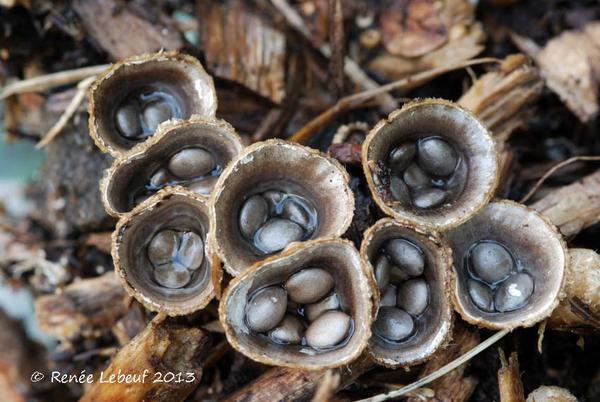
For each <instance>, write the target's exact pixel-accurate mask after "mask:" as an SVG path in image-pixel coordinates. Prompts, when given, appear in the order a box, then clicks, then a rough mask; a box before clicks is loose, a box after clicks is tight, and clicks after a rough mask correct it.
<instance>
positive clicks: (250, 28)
mask: <svg viewBox="0 0 600 402" xmlns="http://www.w3.org/2000/svg"><path fill="white" fill-rule="evenodd" d="M198 16H199V19H200V29H201V37H202V42H203V46H204V55H205V57H206V62H207V67H208V68H209V69H210V70H211V71H212V72H213V73H214V74H215V75H217V76H219V77H221V78H225V79H227V80H231V81H235V82H237V83H239V84H242V85H244V86H245V87H247V88H250V89H251V90H253V91H255V92H256V93H258V94H260V95H261V96H264V97H265V98H267V99H270V100H271V101H272V102H273V103H276V104H279V103H281V101H282V100H283V98H284V97H285V54H286V52H285V46H286V40H285V36H284V35H283V33H282V32H281V31H279V30H277V29H276V28H275V27H274V26H273V25H272V24H270V23H269V22H268V21H266V20H265V19H264V18H263V17H261V16H260V15H259V14H257V13H255V12H253V10H251V9H250V8H249V7H248V6H247V5H246V4H245V3H244V2H241V1H237V0H233V1H229V2H226V3H225V4H219V3H216V2H204V1H200V2H198Z"/></svg>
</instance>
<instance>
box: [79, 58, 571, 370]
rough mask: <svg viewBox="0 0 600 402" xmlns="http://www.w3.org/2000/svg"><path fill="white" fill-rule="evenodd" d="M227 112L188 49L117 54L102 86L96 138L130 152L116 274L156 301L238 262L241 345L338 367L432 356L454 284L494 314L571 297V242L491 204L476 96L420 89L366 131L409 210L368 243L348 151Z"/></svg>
mask: <svg viewBox="0 0 600 402" xmlns="http://www.w3.org/2000/svg"><path fill="white" fill-rule="evenodd" d="M215 112H216V96H215V89H214V86H213V83H212V79H211V78H210V76H208V75H207V74H206V72H205V71H204V69H203V68H202V66H201V65H200V63H198V61H197V60H195V59H193V58H191V57H189V56H183V55H180V54H177V53H165V52H160V53H157V54H153V55H147V56H139V57H134V58H132V59H128V60H125V61H123V62H120V63H117V64H115V65H114V66H112V67H111V68H109V70H107V72H106V73H104V74H102V75H101V76H100V77H99V78H98V79H97V80H96V82H95V83H94V84H93V85H92V87H91V93H90V122H89V124H90V134H91V136H92V137H93V138H94V140H95V142H96V144H97V145H98V146H99V147H100V148H101V149H102V150H104V151H106V152H109V153H110V154H111V155H113V156H114V157H115V161H114V163H113V165H112V166H111V168H110V169H108V170H107V172H106V174H105V177H104V178H103V180H102V182H101V186H100V188H101V194H102V200H103V203H104V205H105V207H106V210H107V211H108V213H109V214H111V215H113V216H115V217H118V218H120V219H119V222H118V223H117V227H116V229H115V232H114V234H113V243H112V255H113V260H114V264H115V270H116V272H117V273H118V276H119V278H121V280H122V283H123V285H124V287H125V289H126V290H127V291H128V292H129V293H130V294H131V295H132V296H134V297H135V298H136V299H137V300H139V301H140V302H141V303H142V304H143V305H144V306H146V307H147V308H148V309H150V310H152V311H160V312H164V313H166V314H168V315H172V316H176V315H185V314H190V313H193V312H195V311H198V310H200V309H202V308H203V307H205V306H206V304H207V303H208V302H209V301H210V300H211V299H212V298H213V297H214V288H213V281H212V280H213V276H212V275H211V273H213V272H212V271H213V263H214V262H216V261H217V260H218V259H220V260H221V262H223V267H224V269H225V270H227V271H228V272H229V273H230V274H231V275H232V276H233V277H234V278H233V279H232V280H231V282H230V283H229V285H228V286H227V288H226V289H225V291H224V293H223V295H222V297H221V301H220V304H219V318H220V321H221V323H222V325H223V328H224V330H225V334H226V336H227V339H228V341H229V342H230V343H231V345H232V346H233V347H235V348H236V349H237V350H239V351H240V352H241V353H244V354H245V355H247V356H249V357H250V358H252V359H255V360H257V361H261V362H263V363H266V364H274V365H281V366H289V367H296V368H306V369H322V368H327V367H338V366H341V365H343V364H347V363H350V362H351V361H352V360H354V359H356V358H358V357H359V356H360V355H361V354H362V353H363V351H364V350H365V349H366V348H367V346H368V353H369V354H370V355H371V357H373V358H374V360H375V361H376V362H378V363H380V364H383V365H386V366H391V367H398V366H411V365H414V364H417V363H420V362H423V361H424V360H426V359H427V358H428V357H429V356H431V355H432V354H433V353H434V352H435V351H436V350H438V349H439V348H440V347H442V346H443V344H444V343H445V342H446V341H447V340H448V337H449V336H450V333H451V324H452V307H451V303H450V299H449V294H451V295H452V297H453V298H454V302H455V306H456V309H457V311H458V312H459V313H460V314H461V315H462V316H463V318H465V319H466V320H467V321H469V322H472V323H474V324H477V325H482V326H486V327H490V328H513V327H516V326H522V325H531V324H532V323H534V322H537V321H539V319H541V318H544V317H546V316H547V315H548V314H549V313H550V312H551V311H552V309H553V308H554V307H555V306H556V304H557V296H558V293H559V291H560V289H561V284H562V277H563V272H564V268H565V264H566V262H565V261H566V259H565V253H564V244H563V243H562V240H561V239H560V236H559V235H558V234H557V231H556V230H555V229H553V228H552V227H551V225H549V224H548V223H547V222H546V221H545V220H544V219H542V218H541V217H540V216H539V215H536V214H535V213H533V212H532V211H530V210H528V209H527V208H525V207H522V206H518V205H516V204H514V203H510V202H506V201H504V202H497V203H491V204H490V203H489V201H490V199H491V197H492V194H493V192H494V190H495V187H496V184H497V180H498V177H497V176H498V166H497V155H496V149H495V144H494V141H493V139H492V138H491V136H490V134H489V133H488V132H487V130H486V129H485V128H484V127H483V126H482V125H481V123H480V122H479V121H478V120H477V119H476V118H475V117H473V116H472V115H471V114H470V113H468V112H466V111H465V110H463V109H461V108H460V107H458V106H456V105H454V104H452V103H450V102H447V101H442V100H431V99H429V100H423V101H417V102H413V103H410V104H408V105H405V106H404V107H403V108H402V109H401V110H398V111H395V112H393V113H392V114H391V115H390V116H389V117H388V118H387V119H386V120H384V121H382V122H381V123H379V124H378V125H376V126H375V127H374V128H373V129H372V130H371V132H370V133H369V135H368V136H367V137H366V138H365V140H364V142H363V145H362V156H361V157H362V165H363V169H364V172H365V177H366V179H367V183H368V185H369V189H370V191H371V194H372V196H373V198H374V200H375V202H376V203H377V205H378V206H379V207H380V209H381V210H382V211H383V212H384V213H385V214H387V215H389V216H390V217H391V218H384V219H382V220H380V221H378V222H377V223H375V225H373V226H372V227H371V228H369V229H368V230H367V231H366V232H365V235H364V239H363V241H362V244H361V250H360V253H359V252H358V250H356V248H355V247H354V245H353V244H352V243H350V242H348V241H345V240H342V239H340V237H341V236H342V235H343V234H344V233H345V232H346V230H347V229H348V227H349V226H350V223H351V221H352V218H353V211H354V195H353V194H352V191H351V189H350V187H349V184H348V183H349V175H348V174H347V172H346V171H345V170H344V168H343V167H342V166H341V165H340V164H339V163H338V162H337V161H335V160H333V159H331V158H329V157H328V156H327V155H324V154H322V153H320V152H318V151H316V150H313V149H310V148H307V147H303V146H300V145H297V144H292V143H289V142H286V141H282V140H268V141H264V142H261V143H257V144H253V145H250V146H248V147H245V148H244V147H243V145H242V142H241V140H240V138H239V137H238V136H237V134H236V133H235V130H234V129H233V128H232V127H231V126H230V125H229V124H227V123H226V122H224V121H221V120H218V119H216V118H215ZM439 232H443V236H444V237H443V238H442V237H441V236H440V235H439V234H438V233H439ZM549 250H550V251H549ZM453 254H454V260H453V258H452V255H453ZM453 261H454V270H452V264H453ZM371 330H372V331H373V336H371Z"/></svg>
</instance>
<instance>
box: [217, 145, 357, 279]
mask: <svg viewBox="0 0 600 402" xmlns="http://www.w3.org/2000/svg"><path fill="white" fill-rule="evenodd" d="M348 182H349V176H348V173H347V172H346V171H345V170H344V168H343V167H342V166H341V165H340V164H339V163H338V162H337V161H335V160H333V159H331V158H329V157H327V156H325V155H324V154H322V153H320V152H318V151H316V150H314V149H311V148H307V147H304V146H301V145H297V144H293V143H290V142H286V141H283V140H268V141H264V142H259V143H256V144H253V145H251V146H249V147H247V148H246V149H244V151H242V153H240V154H239V155H238V156H237V157H236V158H235V159H234V160H233V161H231V163H230V164H229V165H228V167H227V168H226V169H225V170H224V171H223V173H222V174H221V177H220V178H219V181H218V182H217V184H216V186H215V189H214V190H213V194H212V198H211V201H210V208H211V236H210V241H211V242H214V245H213V249H214V250H215V251H216V253H217V254H218V255H219V257H220V258H221V260H222V261H223V262H224V264H225V269H227V271H228V272H229V273H231V274H232V275H234V276H236V275H238V274H239V273H240V272H243V271H244V270H245V269H246V268H248V267H249V266H250V265H252V264H254V263H256V262H257V261H260V260H262V259H265V258H266V257H268V256H269V255H273V254H275V253H277V252H280V251H281V250H283V249H284V248H285V247H287V246H288V245H289V244H290V243H292V242H295V241H305V240H309V239H314V238H318V237H325V236H334V237H336V236H341V235H342V234H343V233H344V232H345V231H346V229H347V228H348V226H349V225H350V222H351V221H352V216H353V213H354V196H353V194H352V191H351V190H350V187H349V186H348Z"/></svg>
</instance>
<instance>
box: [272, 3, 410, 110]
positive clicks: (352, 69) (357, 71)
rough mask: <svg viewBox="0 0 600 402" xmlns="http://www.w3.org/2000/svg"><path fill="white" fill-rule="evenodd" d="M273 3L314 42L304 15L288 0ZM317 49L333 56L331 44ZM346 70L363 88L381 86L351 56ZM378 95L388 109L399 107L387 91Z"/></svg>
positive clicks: (296, 28) (295, 26)
mask: <svg viewBox="0 0 600 402" xmlns="http://www.w3.org/2000/svg"><path fill="white" fill-rule="evenodd" d="M271 3H272V4H273V6H275V8H276V9H277V10H278V11H279V12H280V13H281V14H282V15H283V17H284V18H285V19H286V21H287V22H288V24H290V26H291V27H292V28H294V29H295V30H296V31H298V32H299V33H300V34H302V36H304V37H305V38H306V39H307V40H308V41H309V42H311V43H313V42H312V41H311V37H310V32H309V31H308V29H307V28H306V24H305V23H304V21H303V20H302V17H301V16H300V15H299V14H298V13H297V12H296V10H294V9H293V8H292V6H290V5H289V3H288V2H287V0H271ZM317 49H318V50H319V52H321V54H322V55H323V56H325V57H326V58H328V59H329V58H330V57H331V53H332V52H331V47H330V46H329V44H327V43H324V44H322V45H321V46H318V47H317ZM344 72H345V73H346V75H347V76H348V78H349V79H350V80H351V81H352V82H353V83H355V84H356V85H358V86H359V87H361V88H363V89H374V88H378V87H379V85H378V84H377V83H376V82H375V81H373V80H372V79H371V78H369V76H368V75H367V74H366V73H365V72H364V71H363V70H362V69H361V68H360V66H359V65H358V64H357V63H356V62H355V61H354V60H352V59H351V58H350V57H344ZM378 95H380V96H381V100H382V105H383V106H384V107H385V108H386V109H390V111H391V110H393V109H395V108H396V107H398V104H397V103H396V101H395V100H394V98H392V97H391V96H390V95H389V94H387V93H385V91H384V92H382V93H380V94H378Z"/></svg>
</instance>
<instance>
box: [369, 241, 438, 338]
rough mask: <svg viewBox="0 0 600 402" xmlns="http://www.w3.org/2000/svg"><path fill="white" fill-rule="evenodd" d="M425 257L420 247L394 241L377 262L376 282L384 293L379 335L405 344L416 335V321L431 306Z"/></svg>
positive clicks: (375, 328)
mask: <svg viewBox="0 0 600 402" xmlns="http://www.w3.org/2000/svg"><path fill="white" fill-rule="evenodd" d="M425 263H426V261H425V256H424V254H423V251H422V250H421V248H420V247H419V246H417V245H416V244H414V243H412V242H410V241H408V240H406V239H402V238H395V239H390V240H388V241H387V242H386V244H385V245H384V247H382V248H381V249H380V250H379V254H378V256H377V257H376V259H375V262H374V264H373V265H374V267H375V279H376V281H377V286H378V287H379V291H380V293H381V299H380V307H379V313H378V315H377V319H376V320H375V323H374V324H373V332H374V333H375V335H377V336H379V337H381V338H382V339H384V340H386V341H389V342H403V341H405V340H407V339H409V338H410V337H411V336H412V335H414V333H415V328H416V325H415V322H416V321H418V320H419V319H420V317H421V316H422V315H423V313H424V312H425V310H426V309H427V307H428V305H429V284H428V283H427V280H426V279H425V278H424V276H423V272H424V269H425Z"/></svg>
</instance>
